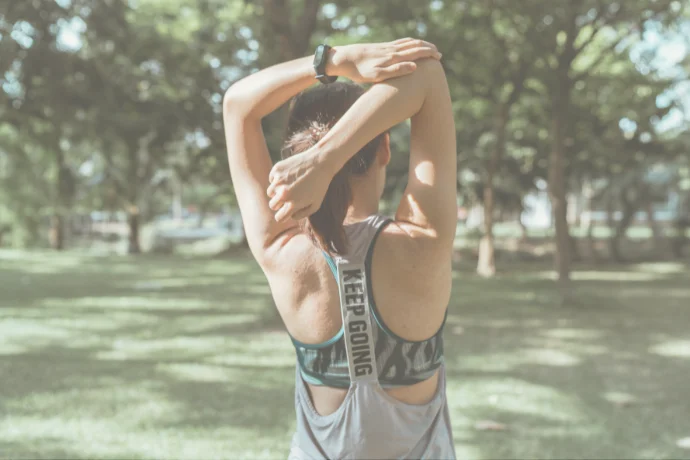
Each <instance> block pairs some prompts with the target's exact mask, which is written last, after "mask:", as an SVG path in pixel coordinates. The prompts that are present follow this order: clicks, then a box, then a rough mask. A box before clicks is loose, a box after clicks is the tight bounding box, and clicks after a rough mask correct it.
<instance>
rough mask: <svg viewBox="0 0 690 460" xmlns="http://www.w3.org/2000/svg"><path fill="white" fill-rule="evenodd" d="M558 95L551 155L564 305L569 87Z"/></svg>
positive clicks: (567, 261) (566, 298)
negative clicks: (566, 134)
mask: <svg viewBox="0 0 690 460" xmlns="http://www.w3.org/2000/svg"><path fill="white" fill-rule="evenodd" d="M558 91H560V94H555V95H553V96H552V97H554V98H555V99H556V100H555V101H554V104H553V113H552V121H551V152H550V155H549V171H548V179H549V181H548V182H549V183H548V189H549V197H550V199H551V209H552V213H553V220H554V225H555V228H556V251H555V254H554V265H555V270H556V274H557V276H558V285H559V290H560V294H561V300H562V302H563V303H566V302H568V301H569V298H570V249H571V243H570V234H569V230H568V220H567V214H566V213H567V204H566V190H565V130H566V126H567V110H568V105H567V98H569V87H568V88H566V87H561V88H559V89H558Z"/></svg>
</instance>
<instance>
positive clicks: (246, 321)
mask: <svg viewBox="0 0 690 460" xmlns="http://www.w3.org/2000/svg"><path fill="white" fill-rule="evenodd" d="M550 276H551V274H550V272H549V270H548V267H547V266H543V265H521V266H514V267H512V268H511V269H510V271H509V272H506V273H505V274H501V275H499V276H498V277H497V278H496V279H493V280H482V279H479V278H477V277H475V276H474V275H473V274H472V273H471V271H470V270H469V269H463V268H462V267H461V268H459V269H458V271H457V272H456V285H455V292H454V296H453V301H452V304H451V306H450V313H449V319H448V325H447V329H446V358H447V365H448V379H449V380H448V398H449V404H450V408H451V415H452V420H453V427H454V436H455V441H456V446H457V453H458V458H462V459H498V458H690V450H683V449H681V448H680V447H678V446H677V445H676V443H677V441H678V440H679V439H681V438H686V437H690V269H689V268H688V267H687V266H686V265H682V264H674V263H658V264H646V265H635V266H627V267H607V268H593V267H580V270H579V271H578V272H577V273H576V274H575V278H576V280H577V282H576V286H577V292H578V299H579V302H578V303H579V304H578V305H575V306H570V307H558V306H557V302H556V296H555V292H554V287H553V285H552V281H551V280H550ZM0 318H1V320H0V457H1V458H12V459H19V458H51V459H54V458H147V459H159V458H179V459H212V458H213V459H216V458H227V459H261V458H285V457H286V454H287V450H288V445H289V440H290V436H291V434H292V431H293V429H294V426H295V424H294V407H293V379H294V372H295V371H294V365H295V358H294V351H293V350H292V349H291V345H290V342H289V339H288V338H287V336H286V334H285V333H284V332H283V331H282V326H281V324H280V322H279V320H278V318H277V314H276V313H275V312H274V310H273V305H272V300H271V297H270V294H269V291H268V288H267V285H266V283H265V281H264V278H263V275H262V274H261V272H260V271H259V270H258V269H257V267H256V265H255V264H254V262H253V261H252V260H250V259H249V258H247V257H244V256H242V257H238V258H236V259H234V260H227V261H225V260H218V259H215V260H201V259H187V260H185V259H183V258H179V257H177V258H169V257H151V256H144V257H95V256H86V255H83V254H78V253H68V254H61V255H56V254H51V253H41V252H28V253H27V252H12V251H0ZM483 420H491V421H494V422H499V423H501V424H504V425H505V426H506V427H507V430H505V431H491V430H488V431H487V430H478V429H477V427H476V424H477V423H478V422H480V421H483Z"/></svg>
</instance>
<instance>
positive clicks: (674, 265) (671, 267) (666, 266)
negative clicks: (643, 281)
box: [633, 262, 687, 274]
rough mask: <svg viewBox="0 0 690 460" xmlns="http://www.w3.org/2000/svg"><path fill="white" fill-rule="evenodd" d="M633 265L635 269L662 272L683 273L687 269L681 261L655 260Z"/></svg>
mask: <svg viewBox="0 0 690 460" xmlns="http://www.w3.org/2000/svg"><path fill="white" fill-rule="evenodd" d="M633 267H634V269H635V270H639V271H645V272H652V273H661V274H670V273H683V272H685V271H687V267H686V266H685V265H684V264H682V263H680V262H653V263H644V264H636V265H634V266H633Z"/></svg>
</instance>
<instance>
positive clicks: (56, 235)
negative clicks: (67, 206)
mask: <svg viewBox="0 0 690 460" xmlns="http://www.w3.org/2000/svg"><path fill="white" fill-rule="evenodd" d="M50 247H51V248H52V249H54V250H56V251H62V250H63V249H65V219H64V217H63V216H62V214H61V213H60V211H56V212H55V213H54V214H53V215H52V216H51V218H50Z"/></svg>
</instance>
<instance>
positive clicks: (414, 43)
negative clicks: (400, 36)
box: [393, 39, 438, 51]
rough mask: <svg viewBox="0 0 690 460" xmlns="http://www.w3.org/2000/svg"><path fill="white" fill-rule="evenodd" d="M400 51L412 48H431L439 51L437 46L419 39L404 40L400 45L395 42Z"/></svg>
mask: <svg viewBox="0 0 690 460" xmlns="http://www.w3.org/2000/svg"><path fill="white" fill-rule="evenodd" d="M393 43H394V44H395V47H396V48H397V50H398V51H403V50H406V49H410V48H431V49H433V50H434V51H438V49H437V48H436V45H434V44H433V43H430V42H427V41H424V40H419V39H404V41H401V42H400V43H396V42H393Z"/></svg>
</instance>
